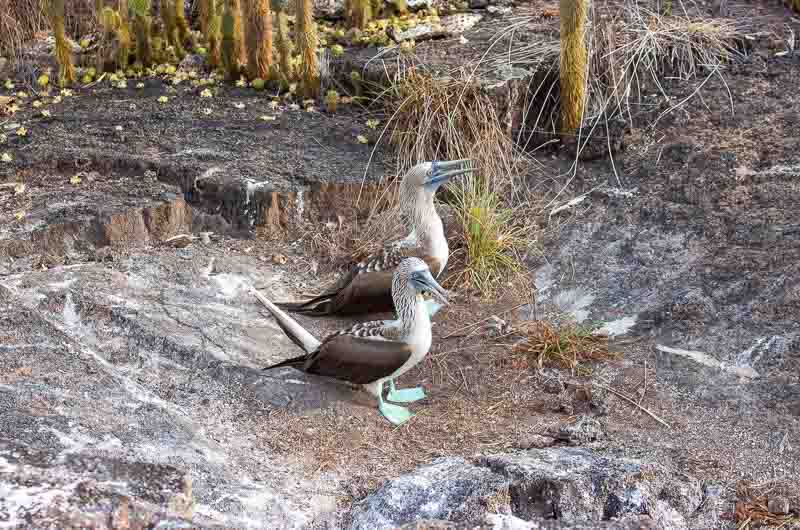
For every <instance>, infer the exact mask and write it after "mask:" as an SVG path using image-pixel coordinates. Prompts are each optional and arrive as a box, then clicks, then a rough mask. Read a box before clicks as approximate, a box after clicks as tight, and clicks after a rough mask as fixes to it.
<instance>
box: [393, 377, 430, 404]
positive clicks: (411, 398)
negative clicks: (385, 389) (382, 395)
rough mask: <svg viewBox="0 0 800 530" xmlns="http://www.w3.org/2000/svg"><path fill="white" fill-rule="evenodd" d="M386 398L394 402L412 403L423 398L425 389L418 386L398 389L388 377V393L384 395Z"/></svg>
mask: <svg viewBox="0 0 800 530" xmlns="http://www.w3.org/2000/svg"><path fill="white" fill-rule="evenodd" d="M386 399H388V400H389V401H394V402H395V403H413V402H415V401H419V400H420V399H425V390H423V388H422V387H420V386H418V387H416V388H401V389H400V390H398V389H397V388H395V386H394V379H389V395H388V396H386Z"/></svg>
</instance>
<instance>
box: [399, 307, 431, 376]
mask: <svg viewBox="0 0 800 530" xmlns="http://www.w3.org/2000/svg"><path fill="white" fill-rule="evenodd" d="M416 305H417V307H416V311H414V325H413V327H412V328H411V334H410V335H408V337H407V339H406V340H407V343H408V345H409V346H410V347H411V357H409V359H408V361H406V363H405V364H404V365H403V366H402V367H401V368H400V369H399V370H398V371H397V372H395V374H394V377H398V376H400V375H401V374H403V373H405V372H407V371H408V370H410V369H411V368H413V367H414V366H415V365H417V363H419V362H420V361H421V360H422V359H423V358H424V357H425V356H426V355H427V354H428V351H429V350H430V349H431V342H432V341H433V335H432V334H431V320H430V317H428V313H427V311H426V309H425V303H424V299H423V298H422V296H421V295H417V300H416Z"/></svg>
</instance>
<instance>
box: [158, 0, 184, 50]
mask: <svg viewBox="0 0 800 530" xmlns="http://www.w3.org/2000/svg"><path fill="white" fill-rule="evenodd" d="M175 13H176V11H175V3H174V0H162V3H161V19H162V20H163V21H164V32H165V33H166V37H167V45H168V46H172V47H173V49H174V51H175V55H176V57H177V58H178V59H183V58H184V57H185V56H186V51H185V50H184V49H183V46H182V45H181V40H180V38H179V37H178V22H177V17H176V15H175Z"/></svg>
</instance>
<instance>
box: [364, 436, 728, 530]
mask: <svg viewBox="0 0 800 530" xmlns="http://www.w3.org/2000/svg"><path fill="white" fill-rule="evenodd" d="M705 491H706V490H705V489H704V487H703V485H702V484H701V483H699V482H698V481H695V480H693V479H691V478H690V477H686V476H682V477H678V476H675V475H674V473H673V470H671V469H670V468H669V467H668V466H666V465H664V464H662V463H656V462H649V461H647V460H646V459H635V458H627V457H624V456H619V455H611V454H609V455H605V454H602V453H600V452H596V451H593V450H591V449H587V448H568V447H552V448H546V449H532V450H528V451H524V452H519V453H514V454H500V455H493V456H483V457H478V458H476V459H475V460H474V461H473V462H467V461H465V460H463V459H455V458H440V459H438V460H437V461H435V462H433V463H432V464H430V465H428V466H424V467H421V468H419V469H418V470H416V471H415V472H413V473H411V474H409V475H405V476H403V477H400V478H397V479H394V480H390V481H388V482H387V483H386V484H384V485H383V486H382V487H381V488H380V489H378V491H376V492H375V493H374V494H372V495H370V496H368V497H366V498H365V499H363V500H361V501H359V502H358V503H356V504H355V505H354V506H353V509H352V512H351V515H350V517H351V522H350V526H349V528H351V529H352V530H361V529H366V528H373V529H382V528H393V527H396V526H402V525H412V526H408V527H409V528H424V527H425V526H424V525H422V526H413V525H414V524H417V525H421V524H422V523H420V520H425V519H428V520H436V519H440V520H446V521H450V522H453V523H459V524H461V525H463V526H460V527H459V528H473V527H474V526H470V525H480V524H483V523H485V522H486V518H487V516H488V515H490V514H491V512H492V511H497V510H498V509H501V510H505V511H506V512H507V513H508V514H510V515H512V516H513V517H515V518H516V519H519V520H522V521H530V522H532V523H534V524H533V525H532V526H520V528H583V527H585V528H589V527H591V526H592V525H595V524H598V525H599V524H604V522H608V521H614V520H621V519H624V518H628V519H629V521H628V522H627V523H625V525H624V526H623V523H621V522H617V523H613V525H611V526H608V528H634V527H637V526H635V525H636V524H655V525H657V527H658V528H662V529H665V530H667V529H676V530H677V529H688V528H696V527H697V526H695V525H697V524H698V523H699V522H701V521H702V518H703V517H704V516H706V515H707V512H713V508H714V506H713V505H714V502H713V499H709V498H707V497H706V494H705ZM709 501H711V502H709ZM704 503H705V504H704ZM701 506H702V507H703V508H702V509H701ZM714 515H715V514H713V513H711V514H710V516H714ZM640 516H644V519H643V520H640V519H639V517H640ZM648 518H649V519H650V520H651V521H648ZM634 520H635V522H631V521H634ZM497 524H500V523H497ZM519 524H521V523H519ZM550 524H552V526H548V525H550ZM630 524H633V525H634V526H628V525H630ZM434 527H435V526H434ZM496 527H497V526H495V528H496ZM645 527H647V526H645ZM653 527H656V526H653ZM443 528H445V527H443ZM500 528H503V526H500ZM603 528H606V526H603Z"/></svg>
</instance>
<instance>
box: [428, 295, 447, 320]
mask: <svg viewBox="0 0 800 530" xmlns="http://www.w3.org/2000/svg"><path fill="white" fill-rule="evenodd" d="M442 307H444V306H443V305H442V304H440V303H439V302H434V301H433V300H430V299H428V300H425V309H426V310H427V311H428V316H429V317H430V318H433V315H435V314H436V313H438V312H439V310H440V309H441V308H442Z"/></svg>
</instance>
